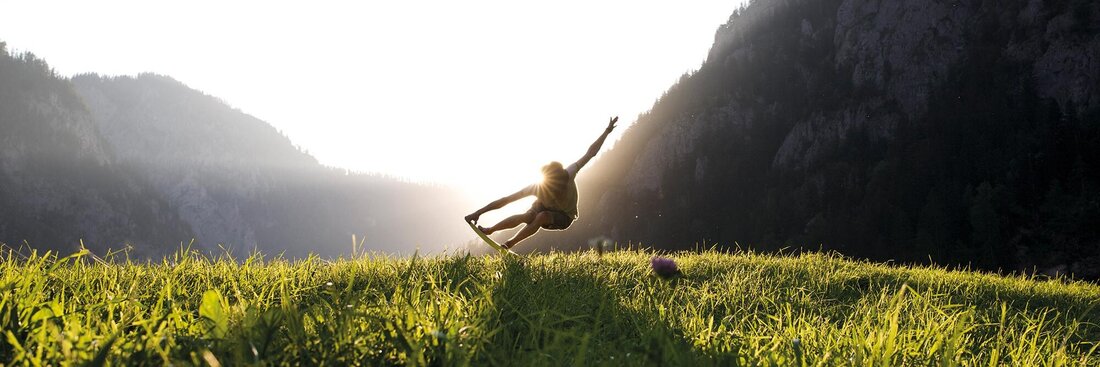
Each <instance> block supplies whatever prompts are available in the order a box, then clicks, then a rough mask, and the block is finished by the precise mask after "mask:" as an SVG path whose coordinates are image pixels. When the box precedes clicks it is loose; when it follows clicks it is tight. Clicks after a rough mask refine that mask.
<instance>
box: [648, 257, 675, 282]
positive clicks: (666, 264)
mask: <svg viewBox="0 0 1100 367" xmlns="http://www.w3.org/2000/svg"><path fill="white" fill-rule="evenodd" d="M649 266H650V267H652V268H653V272H654V273H657V275H660V276H662V277H665V278H668V277H671V276H674V275H680V274H681V273H680V268H679V267H677V266H676V262H675V261H672V259H669V258H667V257H660V256H654V257H653V258H652V259H650V260H649Z"/></svg>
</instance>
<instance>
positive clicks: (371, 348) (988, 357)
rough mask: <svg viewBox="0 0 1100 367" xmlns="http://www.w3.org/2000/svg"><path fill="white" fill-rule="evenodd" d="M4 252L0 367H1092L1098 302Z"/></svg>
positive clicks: (965, 288) (859, 280)
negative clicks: (88, 365)
mask: <svg viewBox="0 0 1100 367" xmlns="http://www.w3.org/2000/svg"><path fill="white" fill-rule="evenodd" d="M653 255H654V254H653V253H650V252H644V251H622V252H612V253H607V254H604V255H603V256H598V255H597V254H596V253H594V252H589V253H577V254H560V253H551V254H544V255H537V256H531V257H528V258H527V259H526V260H523V261H516V260H508V259H503V260H502V259H499V258H492V257H473V256H446V257H433V258H412V259H408V258H406V259H394V258H388V257H383V256H364V257H362V258H357V259H351V260H337V261H324V260H320V259H310V260H304V261H297V262H288V261H284V260H278V259H275V260H264V259H261V258H259V257H253V258H250V259H237V260H233V259H209V258H206V257H202V256H198V255H196V254H189V253H181V254H180V255H176V256H174V257H172V258H168V259H165V260H164V261H162V262H158V263H152V264H145V263H142V264H136V263H126V261H125V259H117V258H116V259H114V261H111V262H110V264H108V263H106V262H102V261H101V260H99V259H97V258H93V257H92V256H90V255H86V254H77V255H74V256H70V257H67V258H63V259H57V258H56V257H51V256H37V255H32V256H30V257H22V256H20V255H18V254H15V253H7V254H4V255H3V258H4V260H2V262H0V327H2V330H3V334H4V335H0V364H11V365H24V364H31V365H39V364H42V365H45V364H49V365H76V364H83V363H86V362H91V364H92V365H98V364H103V363H104V362H106V363H108V364H115V365H117V364H150V365H161V364H167V363H172V364H176V365H251V364H257V365H263V364H279V365H282V364H291V365H295V364H297V365H346V364H364V365H487V364H496V365H534V366H539V365H546V366H562V365H623V364H626V365H669V364H672V365H754V364H758V365H801V364H804V365H809V366H816V365H922V366H923V365H936V366H951V365H982V366H986V365H1018V366H1044V365H1047V366H1059V365H1100V358H1098V357H1097V354H1098V351H1097V349H1098V348H1097V345H1098V344H1097V342H1096V341H1097V340H1100V325H1098V324H1100V308H1098V307H1097V306H1100V286H1097V285H1094V284H1088V283H1080V282H1068V281H1065V280H1061V279H1052V280H1043V279H1035V278H1027V277H1003V276H997V275H990V274H982V273H973V272H965V271H947V270H943V269H935V268H909V267H896V266H888V265H882V264H872V263H867V262H857V261H850V260H847V259H844V258H841V257H839V256H835V255H821V254H803V255H797V256H794V255H792V256H774V255H761V254H754V253H736V254H723V253H717V252H702V253H675V254H669V255H667V256H670V257H672V258H674V259H675V260H676V261H677V262H678V263H679V265H680V268H681V269H682V270H683V272H684V275H683V276H680V277H677V278H673V279H662V278H660V277H657V276H655V275H653V273H652V271H650V269H649V259H650V257H651V256H653Z"/></svg>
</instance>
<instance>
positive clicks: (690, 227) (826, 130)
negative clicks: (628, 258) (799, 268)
mask: <svg viewBox="0 0 1100 367" xmlns="http://www.w3.org/2000/svg"><path fill="white" fill-rule="evenodd" d="M1098 25H1100V9H1098V6H1097V4H1095V3H1093V2H1089V1H1083V0H1082V1H1034V0H1033V1H1011V2H1007V3H1006V2H993V1H854V0H845V1H841V0H826V1H797V0H794V1H787V0H758V1H754V2H752V4H751V5H749V6H748V7H747V8H744V9H741V10H739V11H738V12H736V13H735V14H734V15H733V16H732V17H731V18H730V21H729V23H728V24H726V25H724V26H722V27H721V28H720V29H719V30H718V32H717V34H716V37H715V44H714V46H713V48H712V49H711V51H710V53H709V55H708V59H707V61H706V62H705V63H704V64H703V66H702V67H701V68H700V69H699V70H698V71H696V72H694V73H691V74H688V75H685V76H684V77H683V78H682V79H681V81H680V82H679V83H678V84H677V85H675V86H673V87H672V88H671V89H670V90H669V91H668V92H667V93H666V94H665V95H664V96H663V97H662V98H661V99H660V100H659V101H658V102H657V103H656V104H655V105H654V107H653V109H652V110H651V111H649V112H648V113H646V114H643V115H641V116H639V118H638V121H637V123H636V124H635V125H634V126H632V127H631V128H630V129H629V130H628V131H627V132H626V133H625V134H624V136H623V139H622V140H621V141H620V142H619V143H617V144H616V146H615V148H614V149H613V150H611V151H610V152H608V153H607V154H606V155H605V156H602V157H601V158H600V159H599V160H598V161H597V162H595V163H594V165H593V168H592V169H591V170H590V171H589V172H588V173H587V175H589V176H585V175H582V176H581V177H580V179H581V180H582V181H585V182H583V183H582V185H581V186H582V187H581V189H582V191H584V195H582V197H583V198H587V199H589V201H588V202H585V203H582V213H586V214H585V216H584V218H582V221H580V222H578V223H577V227H576V228H577V229H576V230H575V231H574V232H573V233H572V234H563V235H559V236H557V237H556V238H551V239H547V240H546V241H545V242H543V243H542V245H543V246H551V245H556V246H560V244H561V243H566V244H568V243H585V242H586V241H585V240H586V239H587V238H590V237H596V236H600V235H611V236H612V237H613V238H614V239H616V240H618V241H620V242H627V241H630V242H635V243H636V242H642V243H645V244H648V245H651V246H657V247H672V248H686V247H691V246H693V245H695V244H702V243H706V244H708V245H710V244H713V243H715V242H717V243H719V244H720V245H725V246H733V245H734V243H735V242H737V243H740V244H741V245H743V246H753V247H759V248H779V247H783V246H796V247H807V248H813V249H817V248H824V249H836V250H839V251H841V252H844V253H847V254H849V255H854V256H863V257H869V258H875V259H891V258H892V259H897V260H904V261H920V260H921V259H924V260H925V261H927V259H928V258H929V257H931V258H932V259H933V260H935V261H937V262H940V263H971V264H974V265H975V266H979V267H984V268H989V269H998V268H999V269H1024V268H1031V267H1034V266H1039V267H1057V266H1063V267H1064V268H1066V269H1070V270H1072V268H1073V267H1074V266H1076V267H1077V268H1078V269H1079V270H1080V271H1077V272H1076V273H1078V274H1085V276H1088V277H1095V276H1097V275H1100V271H1098V270H1100V267H1095V269H1093V268H1092V265H1088V264H1083V265H1082V262H1085V263H1087V262H1089V261H1092V262H1098V261H1096V260H1098V259H1100V257H1096V256H1097V255H1100V251H1098V250H1096V248H1097V247H1100V238H1098V236H1097V230H1096V229H1088V228H1091V227H1089V226H1087V225H1084V224H1083V223H1086V222H1087V221H1089V220H1094V219H1097V218H1100V214H1098V211H1100V209H1097V208H1098V207H1100V205H1097V204H1096V202H1097V187H1096V185H1097V183H1098V181H1100V180H1098V176H1100V175H1098V174H1097V172H1100V168H1098V167H1100V165H1098V163H1100V162H1097V160H1098V159H1097V158H1096V156H1097V154H1095V150H1094V148H1093V147H1092V146H1091V144H1095V143H1096V142H1097V140H1098V139H1097V136H1098V133H1097V130H1098V128H1097V126H1096V125H1097V124H1098V121H1097V115H1098V114H1097V112H1096V111H1097V110H1098V109H1100V99H1098V98H1100V82H1098V80H1097V78H1098V74H1100V67H1098V66H1100V65H1098V64H1097V60H1100V52H1098V51H1100V36H1098V35H1100V28H1098ZM1071 137H1072V138H1071ZM1070 182H1072V184H1070ZM1070 187H1072V188H1070ZM1060 200H1061V201H1060ZM1052 202H1060V203H1062V205H1064V206H1063V207H1061V208H1060V209H1059V207H1058V206H1057V205H1053V204H1050V203H1052ZM1059 211H1069V212H1075V213H1076V214H1075V217H1074V218H1076V219H1071V220H1069V222H1070V223H1074V224H1066V223H1065V222H1062V220H1063V219H1055V218H1056V217H1057V218H1063V216H1062V215H1061V214H1058V213H1056V212H1059ZM1055 223H1062V224H1055ZM1067 226H1068V227H1067ZM565 247H568V246H565ZM1082 257H1084V258H1090V259H1091V260H1080V258H1082ZM1092 257H1096V258H1095V259H1092ZM1078 260H1080V261H1078Z"/></svg>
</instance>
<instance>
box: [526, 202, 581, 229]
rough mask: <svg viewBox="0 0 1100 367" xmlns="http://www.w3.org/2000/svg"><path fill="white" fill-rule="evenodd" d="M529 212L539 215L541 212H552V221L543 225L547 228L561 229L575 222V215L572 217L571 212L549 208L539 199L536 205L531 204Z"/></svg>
mask: <svg viewBox="0 0 1100 367" xmlns="http://www.w3.org/2000/svg"><path fill="white" fill-rule="evenodd" d="M527 212H528V213H531V214H532V215H538V214H539V213H541V212H547V213H550V223H549V224H545V225H543V226H542V228H545V229H552V230H557V231H560V230H563V229H566V228H569V225H570V224H573V217H570V216H569V214H565V212H563V211H560V210H553V209H548V208H546V207H544V206H542V203H539V202H537V201H536V202H535V204H534V205H531V209H530V210H528V211H527Z"/></svg>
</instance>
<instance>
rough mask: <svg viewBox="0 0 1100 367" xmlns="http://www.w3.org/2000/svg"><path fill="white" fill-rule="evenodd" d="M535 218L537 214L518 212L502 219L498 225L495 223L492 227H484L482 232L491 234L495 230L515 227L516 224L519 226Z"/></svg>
mask: <svg viewBox="0 0 1100 367" xmlns="http://www.w3.org/2000/svg"><path fill="white" fill-rule="evenodd" d="M534 219H535V216H534V215H532V214H531V213H523V214H516V215H513V216H511V217H508V218H504V220H502V221H500V223H497V224H496V225H494V226H492V227H489V228H484V229H482V232H485V234H486V235H490V234H493V232H496V231H499V230H502V229H509V228H515V227H516V226H518V225H520V224H523V223H530V222H531V221H532V220H534Z"/></svg>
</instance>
